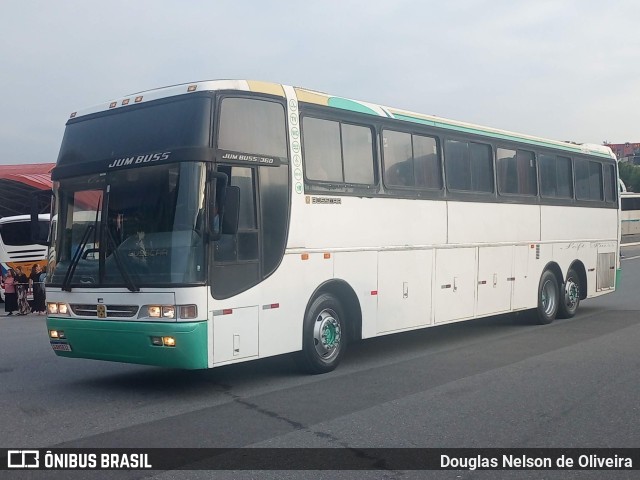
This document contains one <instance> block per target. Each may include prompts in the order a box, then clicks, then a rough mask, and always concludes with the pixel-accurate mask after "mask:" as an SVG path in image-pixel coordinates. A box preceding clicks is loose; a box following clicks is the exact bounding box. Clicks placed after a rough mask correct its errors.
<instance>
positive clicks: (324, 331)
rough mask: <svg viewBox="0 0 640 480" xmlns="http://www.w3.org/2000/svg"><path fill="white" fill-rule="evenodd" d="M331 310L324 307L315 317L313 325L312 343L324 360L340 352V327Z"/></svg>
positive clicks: (327, 360) (326, 360)
mask: <svg viewBox="0 0 640 480" xmlns="http://www.w3.org/2000/svg"><path fill="white" fill-rule="evenodd" d="M337 317H338V316H337V315H336V313H335V312H334V311H333V310H330V309H325V310H323V311H322V312H320V313H319V314H318V316H317V317H316V321H315V324H314V326H313V343H314V346H315V348H316V353H317V354H318V356H319V357H320V358H321V359H322V360H324V361H325V362H329V361H331V360H333V359H334V358H335V357H336V356H337V355H338V353H340V343H341V341H342V328H341V327H340V321H339V320H338V318H337Z"/></svg>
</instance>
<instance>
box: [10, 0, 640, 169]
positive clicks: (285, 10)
mask: <svg viewBox="0 0 640 480" xmlns="http://www.w3.org/2000/svg"><path fill="white" fill-rule="evenodd" d="M639 21H640V2H638V1H637V0H608V1H607V2H603V1H602V0H597V1H593V0H552V1H546V0H535V1H534V0H527V1H518V0H447V1H443V0H384V1H383V0H362V1H361V0H297V1H292V0H126V1H125V0H102V1H94V0H77V1H76V0H55V1H49V0H41V1H36V0H0V152H1V155H0V164H21V163H44V162H55V161H56V159H57V155H58V150H59V148H60V142H61V140H62V135H63V132H64V124H65V122H66V121H67V119H68V118H69V114H70V113H71V112H73V111H76V110H79V109H82V108H85V107H89V106H92V105H95V104H97V103H102V102H105V101H108V100H110V99H112V98H117V97H121V96H124V95H127V94H130V93H135V92H140V91H144V90H149V89H152V88H158V87H163V86H168V85H174V84H179V83H188V82H194V81H199V80H211V79H252V80H264V81H271V82H276V83H283V84H287V85H294V86H300V87H306V88H310V89H314V90H320V91H323V92H327V93H330V94H332V95H336V96H342V97H346V98H352V99H356V100H364V101H369V102H372V103H378V104H382V105H386V106H390V107H396V108H402V109H406V110H412V111H415V112H420V113H426V114H432V115H438V116H440V117H445V118H450V119H454V120H461V121H465V122H471V123H476V124H480V125H485V126H490V127H496V128H501V129H505V130H512V131H515V132H520V133H526V134H530V135H536V136H540V137H545V138H550V139H556V140H569V141H575V142H580V143H602V142H604V141H608V142H611V143H623V142H626V141H629V142H640V128H639V125H640V122H639V121H638V120H637V117H638V113H639V112H640V88H639V87H640V32H639V29H638V24H639V23H638V22H639Z"/></svg>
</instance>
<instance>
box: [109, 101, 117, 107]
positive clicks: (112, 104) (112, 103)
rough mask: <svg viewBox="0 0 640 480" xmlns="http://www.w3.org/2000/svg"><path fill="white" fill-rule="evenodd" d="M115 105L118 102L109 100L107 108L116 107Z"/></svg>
mask: <svg viewBox="0 0 640 480" xmlns="http://www.w3.org/2000/svg"><path fill="white" fill-rule="evenodd" d="M116 105H118V102H111V103H110V104H109V108H116Z"/></svg>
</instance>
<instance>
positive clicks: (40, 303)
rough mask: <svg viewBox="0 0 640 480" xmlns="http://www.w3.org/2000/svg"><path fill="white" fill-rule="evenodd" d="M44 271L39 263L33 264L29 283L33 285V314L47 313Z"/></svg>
mask: <svg viewBox="0 0 640 480" xmlns="http://www.w3.org/2000/svg"><path fill="white" fill-rule="evenodd" d="M42 277H43V275H42V269H41V268H40V265H38V264H37V263H34V264H33V267H31V273H30V274H29V283H30V284H31V289H32V290H33V308H32V309H31V312H32V313H37V314H38V315H40V313H43V314H44V313H45V310H46V306H45V301H44V300H45V298H44V284H43V279H42Z"/></svg>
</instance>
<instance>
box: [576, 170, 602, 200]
mask: <svg viewBox="0 0 640 480" xmlns="http://www.w3.org/2000/svg"><path fill="white" fill-rule="evenodd" d="M575 168H576V198H577V199H578V200H602V199H603V194H602V167H601V164H600V162H592V161H589V160H576V163H575Z"/></svg>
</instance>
